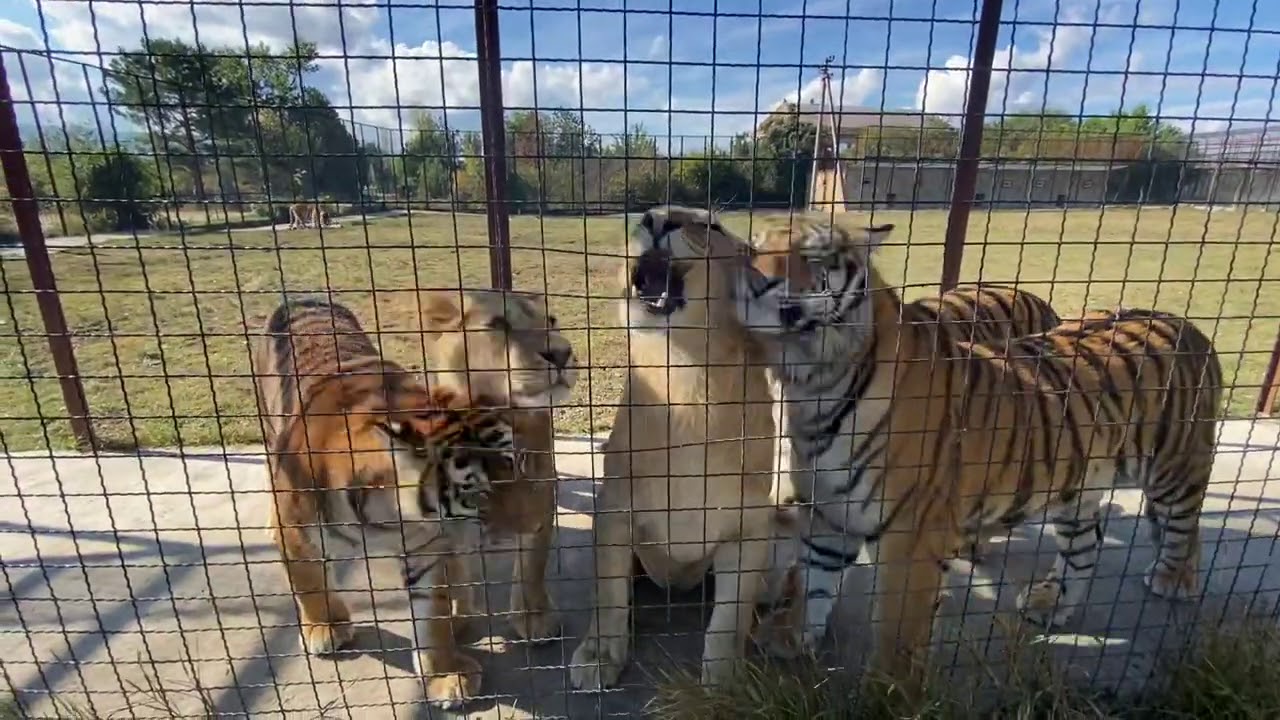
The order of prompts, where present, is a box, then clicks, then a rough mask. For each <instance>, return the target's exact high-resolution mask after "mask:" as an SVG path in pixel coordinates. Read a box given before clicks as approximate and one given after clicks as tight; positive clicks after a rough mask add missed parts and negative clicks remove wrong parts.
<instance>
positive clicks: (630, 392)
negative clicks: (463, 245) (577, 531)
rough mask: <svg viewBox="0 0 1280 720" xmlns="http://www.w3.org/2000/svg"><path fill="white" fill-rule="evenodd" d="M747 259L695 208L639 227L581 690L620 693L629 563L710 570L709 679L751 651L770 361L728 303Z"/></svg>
mask: <svg viewBox="0 0 1280 720" xmlns="http://www.w3.org/2000/svg"><path fill="white" fill-rule="evenodd" d="M749 252H750V246H749V245H748V244H747V243H746V242H745V241H743V240H740V239H738V238H736V237H734V236H732V235H730V234H728V233H727V232H725V231H724V230H723V229H722V228H721V226H720V225H719V223H718V222H717V220H716V218H715V217H714V216H713V215H711V214H710V213H707V212H704V211H701V210H695V209H690V208H683V207H674V206H667V207H658V208H653V209H650V210H649V211H648V212H646V213H644V215H643V217H642V218H641V220H640V222H639V223H638V224H637V225H636V226H635V228H634V229H633V231H632V234H631V238H630V251H629V253H628V256H629V257H630V260H629V261H628V263H627V264H626V266H625V267H624V273H625V275H624V279H625V280H624V282H625V284H626V287H627V293H626V299H625V300H624V302H623V303H622V308H621V309H622V317H623V321H624V322H625V323H626V325H627V328H628V330H629V332H630V355H631V358H630V360H631V363H630V364H631V370H630V372H629V373H628V376H627V383H626V386H625V389H624V391H623V398H622V402H621V404H620V407H619V410H618V414H617V418H616V419H615V421H614V424H613V431H612V432H611V433H610V435H609V439H608V441H607V443H606V445H605V447H604V449H603V452H604V454H605V457H604V475H605V477H604V478H603V479H602V487H601V490H600V495H599V498H598V499H597V503H596V508H597V511H596V515H595V542H594V545H595V560H596V572H595V576H594V577H595V578H596V581H595V588H596V602H595V610H594V612H593V614H592V619H591V625H590V627H589V629H588V631H587V635H586V637H585V638H584V639H583V641H582V644H581V645H579V646H578V648H577V650H576V651H575V652H574V654H573V667H572V668H571V669H570V677H571V679H572V681H573V684H574V686H575V687H578V688H591V689H596V688H603V687H607V686H609V685H612V684H613V683H615V682H616V681H617V679H618V676H619V674H620V673H621V672H622V669H623V667H624V665H625V664H626V660H627V651H628V640H629V639H628V636H627V633H628V625H629V623H628V613H629V611H630V597H631V581H630V575H631V567H632V557H633V556H634V557H638V558H639V561H640V564H641V565H642V566H643V567H644V570H645V572H646V573H647V574H648V575H649V576H650V577H651V578H653V579H654V581H656V582H657V583H658V584H660V585H663V586H667V587H677V588H688V587H692V586H694V585H697V584H698V583H699V582H700V581H701V580H702V579H703V578H704V577H705V575H706V573H707V571H708V570H709V569H714V571H715V573H716V581H715V609H714V610H713V612H712V614H711V620H710V623H709V624H708V626H707V630H706V639H705V643H704V649H703V655H702V679H703V681H704V682H712V683H714V682H718V681H720V680H722V679H723V678H724V677H725V676H726V673H727V672H729V671H730V670H731V669H732V665H733V661H735V660H737V659H739V658H741V657H742V656H743V654H744V653H745V649H746V643H747V639H748V636H749V634H750V632H751V630H752V623H753V619H754V618H753V610H754V604H755V602H756V600H757V598H758V597H759V596H760V595H761V590H762V589H763V584H764V580H765V577H764V576H765V571H766V570H767V569H768V565H769V543H770V536H771V532H772V527H773V526H772V519H773V513H774V506H773V503H772V502H771V500H770V488H771V485H772V477H771V471H772V461H773V449H774V448H773V446H774V439H773V433H774V423H773V417H772V413H771V412H770V409H771V404H772V398H771V396H770V393H769V386H768V383H767V380H766V377H765V370H764V366H763V364H762V362H763V360H764V358H763V356H762V355H761V354H760V351H759V349H758V348H757V346H756V345H755V344H754V342H753V341H752V340H750V338H748V336H747V335H746V334H745V333H744V331H743V330H742V328H741V326H740V324H739V323H738V322H737V321H736V319H735V318H734V310H733V305H732V302H731V301H730V299H729V297H730V295H729V293H730V288H731V282H732V277H733V273H735V272H736V270H737V265H740V264H741V263H742V260H741V259H740V258H741V256H742V255H743V254H744V253H749Z"/></svg>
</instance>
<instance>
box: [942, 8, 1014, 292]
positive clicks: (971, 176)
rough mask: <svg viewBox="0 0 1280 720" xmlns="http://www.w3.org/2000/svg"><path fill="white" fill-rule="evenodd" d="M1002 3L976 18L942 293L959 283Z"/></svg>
mask: <svg viewBox="0 0 1280 720" xmlns="http://www.w3.org/2000/svg"><path fill="white" fill-rule="evenodd" d="M1002 5H1003V3H1002V0H982V12H981V14H980V15H979V16H978V39H977V41H976V42H975V43H974V48H973V68H972V70H970V72H969V94H968V97H967V98H965V108H964V125H963V126H962V127H961V130H960V132H961V136H960V158H959V160H958V162H957V163H956V175H955V182H954V183H952V186H951V212H950V214H948V216H947V236H946V238H947V239H946V247H945V249H944V250H943V254H942V279H941V281H940V283H939V284H940V285H941V286H942V292H946V291H948V290H950V289H951V288H953V287H955V286H956V283H958V282H959V281H960V261H961V259H962V258H963V257H964V238H965V233H966V231H967V230H968V228H969V211H970V210H971V209H972V208H973V196H974V193H975V192H976V191H977V186H978V156H979V155H981V154H982V124H983V121H984V120H985V119H986V115H987V94H988V92H989V91H990V89H991V64H992V62H993V60H994V58H995V54H996V36H997V35H999V34H1000V10H1001V7H1002Z"/></svg>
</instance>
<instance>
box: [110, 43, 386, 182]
mask: <svg viewBox="0 0 1280 720" xmlns="http://www.w3.org/2000/svg"><path fill="white" fill-rule="evenodd" d="M318 69H319V66H318V65H317V63H316V47H315V45H314V44H312V43H299V44H297V45H296V46H294V47H291V48H287V49H285V50H284V51H281V52H274V51H272V50H271V49H270V48H268V47H267V46H265V45H258V46H255V47H253V48H250V50H249V52H248V53H246V52H244V50H243V49H240V50H237V49H235V48H209V47H206V46H204V45H199V44H192V43H188V42H185V41H182V40H170V39H148V40H144V41H143V42H142V44H141V46H140V47H138V48H136V49H133V50H128V49H125V48H121V49H120V51H119V54H118V55H117V56H116V57H114V58H113V59H112V61H111V64H110V66H109V68H108V72H106V73H105V77H106V82H105V87H104V88H103V92H104V93H106V95H107V97H109V98H110V99H111V101H112V107H113V108H114V109H115V110H116V112H119V113H120V114H121V115H123V116H124V117H126V118H127V119H129V120H131V121H132V122H133V123H135V124H136V125H137V126H139V127H140V128H141V129H142V130H143V132H144V133H145V134H146V135H147V136H148V137H149V140H150V144H151V146H152V147H153V148H154V150H153V151H154V152H155V153H157V154H159V155H161V156H162V158H163V159H164V160H165V161H166V162H168V163H172V164H173V165H175V166H176V170H174V171H170V170H168V169H166V170H164V171H163V173H162V175H163V174H168V173H170V172H173V174H174V176H175V182H174V185H175V187H173V188H169V189H168V190H167V192H172V193H173V194H175V195H182V194H186V193H190V194H192V195H194V196H195V197H196V198H197V199H206V198H207V197H208V190H207V188H208V180H207V178H206V174H207V173H209V172H214V173H217V175H218V176H219V178H218V179H219V181H220V185H221V187H220V189H221V190H222V191H223V192H226V191H227V190H228V188H227V180H226V178H225V177H222V176H224V175H227V174H230V175H233V176H234V177H235V180H234V181H233V182H234V183H235V184H236V185H237V187H236V188H234V189H235V190H237V191H241V192H243V191H247V190H250V189H255V190H257V191H258V192H261V193H262V194H265V195H267V196H268V197H272V198H276V197H279V196H283V195H287V194H290V186H291V181H292V178H293V177H294V175H295V173H297V172H298V171H299V170H306V171H307V174H306V178H307V180H306V182H305V183H304V185H306V187H305V188H304V190H303V192H304V194H308V195H309V194H310V193H317V194H325V195H337V196H341V197H355V196H357V195H358V193H359V190H360V186H361V180H360V177H361V176H360V174H359V171H360V170H361V167H360V162H359V159H358V156H359V153H358V152H357V151H358V149H359V148H358V145H357V143H356V141H355V139H354V138H353V137H352V135H351V133H350V131H349V130H348V128H347V127H346V124H345V123H344V122H343V121H342V119H341V117H340V116H339V115H338V112H337V110H336V109H335V108H334V107H333V104H332V103H331V102H330V100H329V98H328V97H326V96H325V94H324V93H323V92H321V91H319V90H317V89H316V88H313V87H308V86H306V85H305V84H304V79H305V78H306V77H307V76H308V75H311V74H313V73H315V72H316V71H317V70H318ZM246 156H247V159H245V160H241V161H238V162H231V163H230V164H226V165H224V164H223V163H221V162H218V163H214V162H213V158H215V157H228V158H235V157H246ZM179 176H180V177H179ZM255 185H256V188H254V186H255Z"/></svg>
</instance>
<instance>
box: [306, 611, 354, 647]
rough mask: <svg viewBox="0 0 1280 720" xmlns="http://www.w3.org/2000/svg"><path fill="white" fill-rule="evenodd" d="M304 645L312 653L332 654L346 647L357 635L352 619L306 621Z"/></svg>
mask: <svg viewBox="0 0 1280 720" xmlns="http://www.w3.org/2000/svg"><path fill="white" fill-rule="evenodd" d="M301 632H302V647H303V648H305V649H306V651H307V652H308V653H310V654H312V655H332V654H333V653H335V652H337V651H338V650H341V649H342V648H344V647H346V645H347V644H349V643H350V642H351V641H352V640H353V639H354V638H355V636H356V632H355V628H354V627H353V626H352V625H351V622H350V621H345V620H344V621H339V622H332V623H304V624H303V625H302V631H301Z"/></svg>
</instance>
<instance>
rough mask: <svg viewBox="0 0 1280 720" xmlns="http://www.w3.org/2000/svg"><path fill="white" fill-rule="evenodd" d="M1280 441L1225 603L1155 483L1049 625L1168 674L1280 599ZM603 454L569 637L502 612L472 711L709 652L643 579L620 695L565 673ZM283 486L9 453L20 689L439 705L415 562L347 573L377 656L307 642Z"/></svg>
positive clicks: (976, 588) (6, 668) (495, 711)
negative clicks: (532, 634) (518, 635)
mask: <svg viewBox="0 0 1280 720" xmlns="http://www.w3.org/2000/svg"><path fill="white" fill-rule="evenodd" d="M1278 440H1280V425H1277V424H1275V423H1271V422H1260V423H1257V424H1254V423H1251V422H1246V421H1234V422H1228V423H1225V424H1224V426H1223V432H1222V440H1221V444H1220V454H1219V458H1218V462H1217V465H1216V468H1215V483H1214V485H1213V488H1212V490H1211V493H1210V497H1209V505H1208V509H1207V512H1206V515H1205V517H1204V520H1203V524H1202V525H1203V542H1204V550H1205V560H1204V568H1203V569H1204V571H1205V575H1206V579H1207V587H1208V594H1207V597H1206V600H1205V602H1203V603H1183V604H1180V605H1171V604H1169V603H1167V602H1164V601H1161V600H1158V599H1154V598H1151V597H1149V596H1148V595H1147V594H1146V593H1145V591H1144V590H1143V587H1142V582H1141V580H1140V576H1141V573H1142V571H1143V569H1144V568H1145V567H1146V565H1147V563H1148V562H1150V560H1151V557H1152V555H1151V550H1150V548H1149V546H1148V544H1147V542H1146V535H1145V530H1144V529H1141V528H1139V527H1138V524H1137V523H1136V522H1135V512H1137V511H1138V510H1139V509H1140V497H1139V494H1138V493H1137V491H1134V490H1122V491H1118V492H1116V493H1115V496H1114V498H1113V500H1112V504H1111V506H1110V515H1111V522H1109V523H1108V525H1107V549H1106V550H1105V551H1104V554H1103V559H1102V565H1101V567H1100V572H1099V577H1098V579H1097V581H1096V582H1095V584H1094V586H1093V593H1092V595H1091V599H1090V607H1088V608H1087V609H1086V610H1085V611H1084V612H1083V613H1082V615H1083V617H1080V618H1078V619H1077V620H1076V621H1073V622H1072V624H1071V625H1070V626H1069V627H1068V630H1069V632H1066V633H1062V634H1056V635H1052V636H1050V637H1049V638H1048V640H1049V641H1050V642H1052V643H1055V644H1057V645H1059V646H1061V647H1062V648H1063V649H1062V652H1063V653H1065V654H1069V655H1070V656H1071V660H1072V661H1074V662H1075V663H1077V664H1078V665H1079V666H1081V667H1084V668H1085V669H1087V670H1088V671H1089V672H1091V673H1092V674H1093V675H1094V677H1095V678H1096V679H1097V681H1098V682H1103V683H1108V684H1121V685H1123V684H1129V685H1133V684H1136V683H1140V682H1142V681H1143V679H1144V678H1145V677H1146V676H1147V673H1148V672H1149V671H1150V670H1151V667H1152V660H1153V658H1154V657H1155V655H1156V653H1157V651H1158V650H1159V649H1160V647H1161V645H1162V643H1168V642H1171V641H1173V640H1175V639H1176V638H1179V637H1182V635H1183V631H1182V630H1179V629H1177V627H1176V626H1178V625H1182V624H1185V623H1187V622H1189V621H1190V620H1192V619H1194V618H1195V617H1196V615H1197V612H1198V609H1199V608H1202V607H1209V608H1217V607H1219V601H1220V600H1222V599H1223V598H1228V597H1233V598H1238V599H1242V600H1247V601H1253V600H1260V601H1274V600H1276V599H1277V596H1280V560H1277V558H1276V553H1275V545H1276V539H1277V524H1278V523H1280V489H1277V487H1276V485H1275V481H1276V480H1277V479H1280V473H1278V472H1277V467H1276V451H1277V447H1278V442H1277V441H1278ZM591 450H592V445H591V443H589V442H587V441H584V440H580V439H578V440H573V439H566V440H563V441H561V442H560V443H559V444H558V446H557V453H558V456H557V459H558V463H559V467H560V470H561V472H562V474H563V475H564V476H565V477H566V479H565V480H564V481H563V483H562V484H561V486H560V490H559V498H560V503H559V504H560V509H559V530H558V536H557V539H556V546H557V551H556V552H555V553H554V555H553V557H552V560H551V569H550V574H551V576H552V577H553V580H554V582H553V585H552V588H553V593H554V595H555V597H556V600H557V602H558V604H559V606H560V608H561V610H562V616H563V618H564V620H565V624H566V631H567V634H568V636H569V638H568V639H567V640H565V641H564V642H558V641H557V642H552V643H549V644H547V645H544V646H541V647H537V648H533V647H529V646H527V645H525V644H523V643H519V642H516V641H515V640H513V638H514V636H513V635H512V633H511V632H510V631H509V630H508V629H507V627H506V626H505V623H502V622H500V621H498V620H497V619H495V622H494V623H492V628H491V632H486V633H481V635H482V636H487V637H483V638H478V639H476V644H475V645H474V646H473V648H472V650H471V652H472V653H473V654H474V655H476V656H477V657H480V658H482V659H483V662H484V664H485V673H486V674H485V679H484V688H483V691H484V692H485V693H487V694H488V696H487V697H485V698H481V699H477V700H476V701H474V702H472V703H471V704H470V705H469V706H468V708H467V714H468V715H469V716H472V717H530V716H537V717H573V718H586V717H596V716H617V715H630V714H633V713H635V712H637V711H638V710H640V709H641V708H642V706H643V704H644V703H645V702H646V701H647V699H648V698H649V697H651V690H650V688H651V680H652V678H653V676H654V674H655V673H656V672H658V671H660V670H661V669H662V668H665V667H669V666H670V665H671V664H672V663H673V662H675V663H678V664H686V665H690V666H692V665H693V664H694V663H696V661H697V658H698V656H699V648H700V646H701V638H700V633H701V625H702V622H703V621H704V618H705V612H706V608H705V607H704V606H703V604H702V597H703V595H704V594H705V589H704V590H703V591H698V592H693V593H689V594H680V595H670V594H668V593H665V592H663V591H661V590H658V589H657V588H656V587H654V586H652V585H651V584H649V583H647V582H646V581H639V582H637V583H636V595H637V602H638V603H639V605H640V606H641V607H640V609H639V610H638V611H637V612H636V614H635V629H636V632H637V634H638V637H637V639H636V641H635V642H634V644H633V648H634V649H633V661H634V662H633V664H632V665H631V667H630V668H629V670H628V671H627V672H626V674H625V675H624V677H623V683H624V685H625V687H623V688H621V689H618V690H614V691H610V692H607V693H604V694H592V693H577V692H574V691H572V690H571V689H570V688H569V685H568V674H567V672H566V671H565V670H564V666H565V665H566V664H567V663H568V659H569V656H570V654H571V653H572V651H573V648H574V646H575V644H576V640H577V637H578V636H579V634H580V633H581V632H582V631H583V629H584V627H585V622H586V617H587V615H586V608H587V607H588V603H590V601H591V596H592V591H591V587H590V583H589V582H588V575H589V573H590V568H591V563H590V552H591V550H590V529H591V518H590V515H589V514H588V513H589V510H590V507H591V502H592V497H593V482H592V481H591V480H590V479H586V478H590V477H591V476H592V475H593V472H592V455H591ZM264 486H265V477H264V471H263V468H262V465H261V458H260V456H259V455H258V454H257V453H256V452H255V450H254V449H252V448H248V449H244V448H241V449H233V450H228V451H227V453H226V454H225V455H224V454H223V452H222V451H220V450H213V451H205V452H198V451H192V452H188V453H187V454H186V455H185V456H184V455H179V454H177V453H176V452H169V451H155V452H148V453H144V454H142V455H141V456H138V455H129V456H102V457H98V458H93V457H82V456H69V457H61V458H57V459H50V458H48V457H47V456H46V457H40V456H38V455H30V454H24V455H15V456H10V457H9V458H7V462H6V464H5V465H4V469H3V470H0V513H2V514H0V572H2V574H0V578H3V582H4V584H3V585H2V586H0V670H2V671H3V673H2V674H3V676H4V681H5V683H6V684H8V685H9V687H11V688H13V689H15V690H16V691H17V692H18V693H19V694H20V699H21V700H22V701H23V702H24V704H27V705H28V707H29V708H30V709H31V711H32V712H33V713H44V712H48V711H50V710H52V709H53V706H52V705H51V704H50V702H49V701H48V696H47V691H46V689H47V688H51V689H53V691H54V692H55V693H56V695H57V697H58V698H59V699H60V700H62V701H64V702H70V703H73V704H76V705H78V706H79V707H80V708H82V709H85V710H89V709H92V710H93V712H94V714H95V715H96V716H99V717H134V716H151V717H155V716H162V717H165V716H171V715H180V716H188V717H189V716H193V715H197V714H202V713H205V712H216V713H227V714H233V715H234V714H248V713H252V714H253V715H254V717H279V716H281V714H282V711H283V715H287V716H288V717H299V718H303V717H305V718H316V717H361V718H383V717H396V716H415V715H417V716H424V715H425V710H424V709H423V708H422V706H420V705H418V706H415V705H411V704H410V703H412V702H413V701H414V700H415V699H416V698H417V697H418V695H417V688H418V684H417V683H416V682H414V680H413V676H412V670H411V664H410V658H409V655H408V653H407V652H405V651H404V648H405V647H407V646H408V645H409V644H410V643H409V639H408V638H409V637H411V635H410V631H409V628H408V624H407V622H405V621H404V620H403V619H402V618H406V617H407V616H408V611H407V607H406V603H405V602H404V598H403V597H402V595H401V593H399V592H395V591H392V590H379V591H371V590H369V588H370V587H376V588H394V587H395V586H396V583H397V573H396V569H395V567H394V564H390V565H388V566H385V567H383V566H380V565H379V564H377V563H375V564H374V567H373V568H372V570H371V571H370V572H366V569H365V564H364V563H353V564H352V565H354V566H353V567H348V568H344V570H345V572H344V578H345V579H344V581H343V582H344V585H345V587H347V588H349V589H350V592H349V593H348V601H349V603H350V604H351V606H352V609H353V612H354V613H355V617H356V618H357V620H358V621H363V622H364V623H365V624H364V626H363V628H362V630H361V633H360V637H359V645H358V648H357V649H356V650H354V651H352V652H351V653H349V654H347V655H345V656H344V657H343V658H341V659H340V660H338V661H336V662H335V661H334V660H332V659H314V658H307V657H305V656H303V655H301V654H300V651H299V644H298V639H297V633H296V632H295V631H294V629H293V628H292V627H290V625H291V624H292V623H295V622H296V616H295V613H294V609H293V604H292V602H291V600H290V598H289V596H288V594H287V587H286V585H285V584H284V575H283V570H282V568H281V567H280V566H279V564H278V563H277V562H276V561H275V553H274V550H273V549H272V548H271V547H270V546H269V545H268V542H267V539H266V536H265V534H264V533H263V532H262V530H261V529H260V527H261V525H262V521H263V518H264V517H265V513H266V506H265V502H264V499H265V498H264V495H263V494H262V489H263V488H264ZM242 528H248V529H242ZM1135 538H1137V539H1136V540H1135ZM1042 540H1043V542H1042ZM1051 547H1052V540H1051V538H1048V537H1044V538H1041V534H1040V532H1039V529H1038V528H1036V527H1028V528H1026V529H1024V531H1022V532H1021V533H1020V534H1018V535H1016V536H1015V537H1014V538H1013V539H1012V540H1011V541H1010V542H1009V543H1007V544H1003V545H1001V546H1000V548H1001V550H1000V551H998V552H997V554H996V556H995V557H993V558H992V559H991V560H990V561H988V562H986V563H984V564H983V565H982V566H981V567H980V568H979V569H978V570H976V571H975V572H974V574H973V576H972V577H973V584H972V585H960V586H958V587H956V588H955V589H953V591H952V592H951V594H950V595H951V597H950V598H949V599H948V601H947V602H945V603H944V606H943V616H944V618H943V620H942V623H943V626H944V627H946V628H949V630H948V631H947V632H946V633H944V635H946V636H955V635H956V632H955V631H956V630H963V632H964V635H965V636H967V637H969V638H973V639H977V640H978V641H983V640H984V639H986V638H988V637H990V636H991V633H992V627H993V625H992V618H993V617H995V616H996V614H995V613H993V610H996V611H999V612H1000V613H1004V612H1005V611H1008V610H1010V609H1011V608H1012V607H1013V598H1014V596H1015V595H1016V592H1017V589H1018V587H1019V586H1020V585H1021V584H1023V583H1024V582H1026V580H1027V579H1028V578H1030V577H1031V576H1032V574H1033V571H1034V570H1035V569H1036V568H1041V569H1043V568H1044V567H1046V566H1047V561H1048V554H1049V553H1050V552H1051ZM487 564H488V566H489V572H488V576H489V578H488V579H489V582H490V583H492V585H491V590H492V592H491V595H492V597H493V598H495V600H494V603H493V606H492V607H493V609H494V610H496V611H498V612H501V611H503V610H505V609H506V608H505V604H506V584H505V579H506V578H507V577H508V573H509V567H510V564H509V557H507V553H505V552H502V551H501V550H494V551H493V552H492V554H491V555H490V557H489V561H488V563H487ZM873 577H874V569H873V568H872V567H860V568H857V569H855V570H854V571H853V572H852V574H851V578H850V580H849V582H848V583H846V585H845V597H844V598H843V600H842V604H841V607H840V608H839V610H838V616H837V617H836V618H835V620H834V621H833V630H834V632H833V634H834V635H836V636H838V637H837V639H838V640H839V641H840V643H841V644H842V646H845V647H848V648H849V650H848V655H847V656H846V659H856V658H857V657H858V656H859V655H860V654H861V651H862V649H863V643H862V641H861V640H860V638H863V637H865V636H866V634H867V628H866V627H865V625H863V623H864V622H865V619H866V613H867V610H868V603H867V600H866V595H867V591H868V589H869V588H870V587H871V580H872V579H873ZM375 613H376V615H377V617H378V622H377V624H376V625H375V624H374V622H373V621H374V618H375ZM958 616H962V617H963V618H964V619H963V622H962V623H958V622H957V621H956V618H957V617H958ZM988 644H989V643H988ZM992 652H997V651H995V650H992ZM945 657H946V656H944V661H945ZM850 661H856V660H850ZM160 686H163V688H165V691H160V690H158V688H159V687H160ZM197 687H198V688H199V689H196V688H197ZM3 690H4V689H3V688H0V694H3ZM392 702H395V703H397V706H396V708H395V710H394V711H393V708H392V705H391V703H392ZM162 703H168V705H167V706H165V705H162ZM435 716H436V717H440V716H441V714H439V713H436V714H435Z"/></svg>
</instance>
